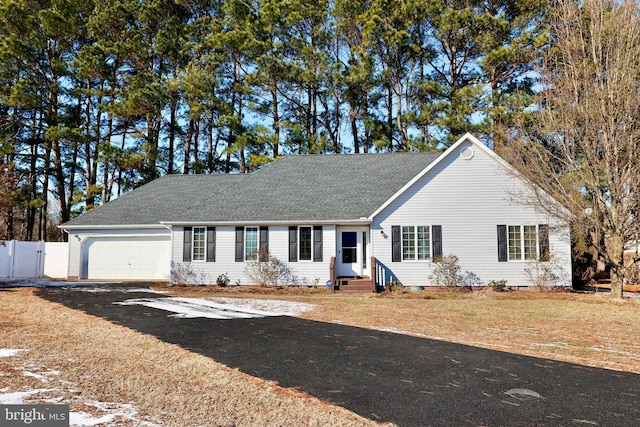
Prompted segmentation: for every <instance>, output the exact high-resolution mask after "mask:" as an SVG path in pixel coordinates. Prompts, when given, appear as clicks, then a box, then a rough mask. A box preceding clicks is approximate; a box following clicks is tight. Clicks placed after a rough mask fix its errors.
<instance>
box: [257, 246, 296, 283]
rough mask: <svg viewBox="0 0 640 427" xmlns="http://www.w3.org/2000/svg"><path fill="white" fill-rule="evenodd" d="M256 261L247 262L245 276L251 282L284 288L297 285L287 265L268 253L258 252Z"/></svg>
mask: <svg viewBox="0 0 640 427" xmlns="http://www.w3.org/2000/svg"><path fill="white" fill-rule="evenodd" d="M256 258H257V259H256V260H254V261H249V262H247V266H246V268H245V274H246V275H247V277H249V279H251V280H252V281H253V282H255V283H257V284H258V285H261V286H286V285H296V284H298V283H299V280H298V277H297V276H296V275H295V274H294V272H293V270H292V269H291V267H289V264H287V263H286V262H284V261H281V260H280V259H278V258H277V257H275V256H273V255H271V254H270V253H269V252H268V251H260V252H259V253H258V256H257V257H256Z"/></svg>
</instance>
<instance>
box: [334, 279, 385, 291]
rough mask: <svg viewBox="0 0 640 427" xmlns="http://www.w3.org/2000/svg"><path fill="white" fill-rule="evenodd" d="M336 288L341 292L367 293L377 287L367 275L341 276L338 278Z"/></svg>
mask: <svg viewBox="0 0 640 427" xmlns="http://www.w3.org/2000/svg"><path fill="white" fill-rule="evenodd" d="M334 290H335V291H336V292H340V293H367V292H375V291H376V287H375V284H374V282H373V279H371V278H370V277H368V276H365V277H339V278H338V279H337V280H336V286H334Z"/></svg>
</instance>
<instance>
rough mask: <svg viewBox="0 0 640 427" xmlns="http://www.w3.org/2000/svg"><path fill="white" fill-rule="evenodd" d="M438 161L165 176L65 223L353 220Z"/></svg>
mask: <svg viewBox="0 0 640 427" xmlns="http://www.w3.org/2000/svg"><path fill="white" fill-rule="evenodd" d="M438 156H439V154H437V153H386V154H338V155H308V156H288V157H283V158H281V159H279V160H277V161H275V162H273V163H271V164H269V165H268V166H266V167H264V168H263V169H261V170H259V171H257V172H254V173H251V174H246V175H167V176H164V177H162V178H159V179H157V180H155V181H153V182H150V183H149V184H146V185H144V186H142V187H140V188H137V189H136V190H134V191H132V192H130V193H128V194H126V195H124V196H122V197H120V198H118V199H115V200H113V201H111V202H109V203H106V204H105V205H103V206H101V207H99V208H97V209H95V210H93V211H91V212H88V213H86V214H84V215H82V216H80V217H78V218H75V219H73V220H71V221H69V222H67V223H66V224H64V225H65V226H109V225H151V224H159V223H160V222H161V221H162V222H187V223H189V222H198V221H202V222H212V221H229V222H238V223H248V222H250V223H256V222H261V221H265V222H266V221H309V222H313V221H333V220H336V221H339V220H355V219H359V218H361V217H367V216H369V215H371V214H372V213H373V212H374V211H375V210H376V209H377V208H379V207H380V206H381V205H382V204H383V203H384V202H386V201H387V200H388V199H389V198H390V197H391V196H393V195H394V194H395V193H396V192H397V191H398V190H400V189H401V188H402V187H403V186H404V185H405V184H407V183H408V182H409V181H410V180H411V179H412V178H414V177H415V176H416V175H418V174H419V173H420V172H421V171H422V170H423V169H424V168H426V167H427V166H428V165H429V164H430V163H431V162H433V161H434V160H435V159H437V158H438Z"/></svg>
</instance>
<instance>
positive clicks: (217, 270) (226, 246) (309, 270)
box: [173, 225, 336, 286]
mask: <svg viewBox="0 0 640 427" xmlns="http://www.w3.org/2000/svg"><path fill="white" fill-rule="evenodd" d="M251 228H254V229H255V228H258V227H251ZM244 229H246V228H245V227H243V230H244ZM323 230H324V232H323V246H322V257H323V261H322V262H297V263H290V262H288V261H287V260H288V255H289V247H288V246H289V226H287V225H269V253H270V254H271V255H273V256H275V257H277V258H278V259H280V260H281V261H284V262H287V264H288V265H289V266H290V267H291V269H292V271H293V272H294V273H295V275H296V276H297V278H298V283H299V284H300V285H313V284H314V283H317V284H318V285H320V286H323V285H324V283H325V282H326V281H327V280H328V279H329V264H330V263H331V257H333V256H335V251H336V240H335V226H330V225H325V226H323ZM296 233H297V230H296ZM258 235H259V232H258ZM296 235H297V234H296ZM173 236H174V238H173V256H174V258H173V261H174V265H182V264H183V261H182V245H183V227H179V228H178V227H176V228H175V229H174V230H173ZM243 241H245V240H244V239H243ZM235 244H236V226H235V225H229V226H221V225H217V226H216V248H217V249H216V261H215V262H197V263H191V265H190V269H191V270H192V271H193V275H191V276H190V279H189V280H190V282H189V283H192V284H215V283H216V278H217V277H218V276H220V275H221V274H226V275H227V276H228V277H229V280H230V281H231V284H240V285H251V284H255V283H253V282H251V279H249V277H247V276H246V262H236V260H235V250H234V247H235ZM242 254H243V256H244V255H245V251H244V250H243V252H242Z"/></svg>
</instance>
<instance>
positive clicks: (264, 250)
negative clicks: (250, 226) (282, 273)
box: [258, 227, 269, 262]
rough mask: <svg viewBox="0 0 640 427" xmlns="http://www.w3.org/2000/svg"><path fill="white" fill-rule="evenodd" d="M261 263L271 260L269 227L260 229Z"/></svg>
mask: <svg viewBox="0 0 640 427" xmlns="http://www.w3.org/2000/svg"><path fill="white" fill-rule="evenodd" d="M258 254H259V255H260V262H265V261H268V260H269V227H260V250H259V252H258Z"/></svg>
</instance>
